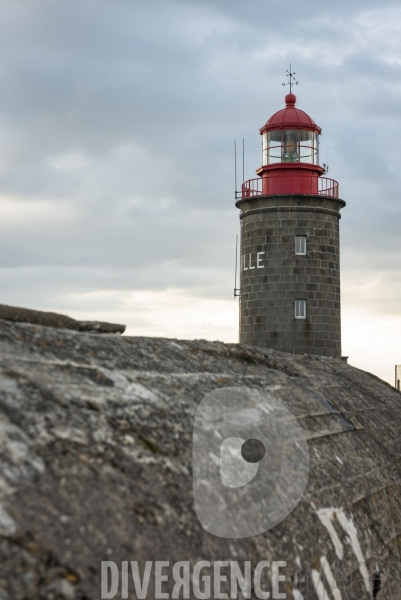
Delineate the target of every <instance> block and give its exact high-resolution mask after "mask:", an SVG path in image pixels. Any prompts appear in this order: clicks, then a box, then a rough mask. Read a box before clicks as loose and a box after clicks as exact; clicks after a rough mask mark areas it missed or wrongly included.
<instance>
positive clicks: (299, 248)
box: [295, 235, 306, 254]
mask: <svg viewBox="0 0 401 600" xmlns="http://www.w3.org/2000/svg"><path fill="white" fill-rule="evenodd" d="M295 254H306V236H305V235H296V236H295Z"/></svg>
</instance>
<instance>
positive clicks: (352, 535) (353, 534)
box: [337, 510, 372, 594]
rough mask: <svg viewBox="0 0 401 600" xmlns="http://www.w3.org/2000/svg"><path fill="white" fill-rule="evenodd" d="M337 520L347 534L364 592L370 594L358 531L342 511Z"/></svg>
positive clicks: (368, 579) (367, 573)
mask: <svg viewBox="0 0 401 600" xmlns="http://www.w3.org/2000/svg"><path fill="white" fill-rule="evenodd" d="M337 518H338V521H339V523H340V524H341V526H342V528H343V529H344V531H345V532H346V533H347V534H348V538H349V541H350V543H351V546H352V549H353V551H354V553H355V556H356V557H357V559H358V566H359V571H360V573H361V575H362V577H363V580H364V582H365V587H366V591H367V592H368V593H369V594H370V593H371V591H372V590H371V586H370V578H369V571H368V569H367V567H366V562H365V558H364V556H363V552H362V548H361V545H360V543H359V540H358V531H357V528H356V526H355V524H354V521H353V520H352V517H351V518H350V519H347V517H346V515H345V513H344V511H342V510H341V511H338V513H337Z"/></svg>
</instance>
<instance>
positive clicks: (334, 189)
mask: <svg viewBox="0 0 401 600" xmlns="http://www.w3.org/2000/svg"><path fill="white" fill-rule="evenodd" d="M304 177H305V176H304ZM273 179H274V175H273V176H270V177H269V180H270V181H272V180H273ZM280 179H282V178H280ZM314 179H315V178H314ZM262 195H263V178H262V177H257V178H256V179H248V181H244V183H243V184H242V190H241V194H238V196H240V197H241V198H252V197H253V196H262ZM318 195H319V196H331V197H332V198H339V188H338V182H337V181H335V179H329V178H328V177H319V178H318Z"/></svg>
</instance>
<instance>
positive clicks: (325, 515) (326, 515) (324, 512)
mask: <svg viewBox="0 0 401 600" xmlns="http://www.w3.org/2000/svg"><path fill="white" fill-rule="evenodd" d="M340 510H341V509H340ZM336 512H337V511H336V509H335V508H322V509H320V510H318V511H317V516H318V517H319V519H320V522H321V523H322V525H324V526H325V527H326V529H327V531H328V532H329V535H330V538H331V541H332V542H333V546H334V550H335V551H336V554H337V557H338V558H339V559H340V560H342V559H343V557H344V547H343V545H342V543H341V540H340V538H339V537H338V534H337V531H336V530H335V528H334V525H333V522H332V521H333V518H334V514H335V513H336Z"/></svg>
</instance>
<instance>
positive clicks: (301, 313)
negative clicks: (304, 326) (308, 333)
mask: <svg viewBox="0 0 401 600" xmlns="http://www.w3.org/2000/svg"><path fill="white" fill-rule="evenodd" d="M295 318H296V319H306V300H295Z"/></svg>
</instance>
